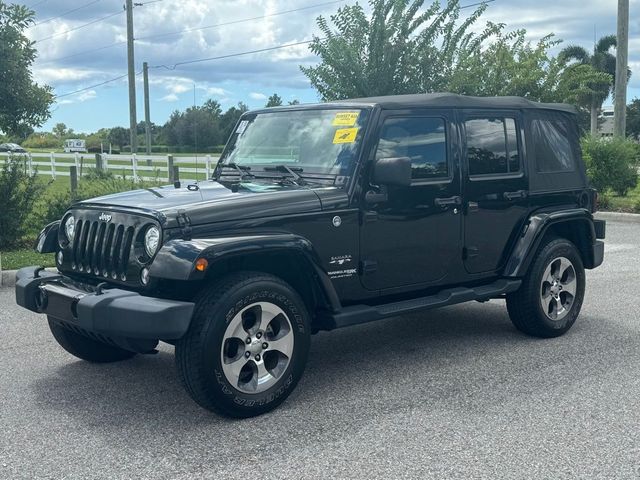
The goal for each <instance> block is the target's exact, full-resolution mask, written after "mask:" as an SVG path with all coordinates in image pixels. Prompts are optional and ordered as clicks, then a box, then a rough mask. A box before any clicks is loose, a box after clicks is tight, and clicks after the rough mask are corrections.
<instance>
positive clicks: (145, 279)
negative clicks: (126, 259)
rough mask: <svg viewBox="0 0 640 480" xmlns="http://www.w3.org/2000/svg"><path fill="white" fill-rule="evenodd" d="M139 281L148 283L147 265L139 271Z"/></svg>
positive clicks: (144, 283)
mask: <svg viewBox="0 0 640 480" xmlns="http://www.w3.org/2000/svg"><path fill="white" fill-rule="evenodd" d="M140 281H141V282H142V284H143V285H148V284H149V269H148V268H147V267H145V268H143V269H142V272H140Z"/></svg>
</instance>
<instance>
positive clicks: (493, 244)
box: [462, 110, 529, 274]
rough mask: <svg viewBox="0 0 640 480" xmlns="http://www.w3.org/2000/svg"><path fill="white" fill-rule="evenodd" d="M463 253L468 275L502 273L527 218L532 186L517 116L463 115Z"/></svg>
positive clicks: (505, 113)
mask: <svg viewBox="0 0 640 480" xmlns="http://www.w3.org/2000/svg"><path fill="white" fill-rule="evenodd" d="M462 120H463V122H462V126H463V138H464V139H465V141H464V144H465V152H466V155H465V158H466V162H465V170H466V172H465V175H464V177H465V181H464V203H465V208H464V210H465V217H464V232H465V233H464V250H463V258H464V265H465V269H466V270H467V272H469V273H473V274H476V273H485V272H493V271H496V270H498V269H499V268H500V267H501V266H502V265H503V264H504V262H505V260H506V252H507V251H508V247H509V245H510V243H511V242H512V241H513V240H514V239H515V236H516V235H517V232H519V231H520V228H521V225H522V223H523V222H524V220H525V219H526V216H527V212H528V203H529V201H528V193H529V192H528V181H527V177H526V175H525V169H524V165H523V159H524V155H523V154H522V153H523V146H524V142H523V136H522V117H521V115H520V112H518V111H507V110H505V111H497V110H491V111H477V110H474V111H471V110H469V111H464V112H463V118H462Z"/></svg>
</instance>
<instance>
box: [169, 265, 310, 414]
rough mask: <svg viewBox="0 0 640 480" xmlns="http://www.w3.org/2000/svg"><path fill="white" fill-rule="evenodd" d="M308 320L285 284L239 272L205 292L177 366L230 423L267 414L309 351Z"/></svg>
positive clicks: (194, 393) (192, 390) (196, 394)
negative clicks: (238, 418) (234, 418)
mask: <svg viewBox="0 0 640 480" xmlns="http://www.w3.org/2000/svg"><path fill="white" fill-rule="evenodd" d="M309 343H310V329H309V314H308V313H307V310H306V307H305V305H304V302H303V301H302V299H301V298H300V296H299V295H298V294H297V293H296V292H295V291H294V290H293V289H292V288H291V287H290V286H289V285H288V284H286V283H285V282H283V281H282V280H280V279H279V278H277V277H274V276H272V275H267V274H263V273H252V272H248V273H238V274H233V275H230V276H229V277H227V278H226V279H223V280H222V281H221V282H219V283H217V284H214V285H212V286H211V287H210V288H208V289H206V290H205V291H203V292H202V294H201V295H200V297H199V299H198V300H197V302H196V310H195V313H194V317H193V320H192V324H191V327H190V328H189V331H188V332H187V334H186V335H185V336H184V337H183V338H182V339H180V340H179V341H178V343H177V344H176V366H177V370H178V374H179V376H180V379H181V380H182V383H183V384H184V386H185V388H186V390H187V392H188V393H189V394H190V395H191V397H192V398H193V399H194V400H195V401H196V402H197V403H198V404H200V405H201V406H203V407H204V408H206V409H208V410H212V411H214V412H216V413H219V414H222V415H226V416H230V417H251V416H255V415H260V414H262V413H265V412H268V411H270V410H272V409H274V408H275V407H277V406H278V405H279V404H280V403H282V402H283V401H284V400H285V399H286V398H287V396H288V395H289V394H290V393H291V392H292V391H293V389H294V388H295V386H296V384H297V383H298V380H299V379H300V377H301V376H302V374H303V372H304V368H305V365H306V361H307V355H308V352H309Z"/></svg>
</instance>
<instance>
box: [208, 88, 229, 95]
mask: <svg viewBox="0 0 640 480" xmlns="http://www.w3.org/2000/svg"><path fill="white" fill-rule="evenodd" d="M204 91H205V92H206V94H207V95H208V96H217V97H222V96H224V95H226V94H227V93H228V92H227V91H226V90H225V89H224V88H220V87H205V89H204Z"/></svg>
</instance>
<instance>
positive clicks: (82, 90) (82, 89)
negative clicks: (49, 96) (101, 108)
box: [56, 72, 142, 99]
mask: <svg viewBox="0 0 640 480" xmlns="http://www.w3.org/2000/svg"><path fill="white" fill-rule="evenodd" d="M141 73H142V72H138V73H136V75H140V74H141ZM127 75H129V74H128V73H125V74H124V75H120V76H118V77H114V78H110V79H109V80H105V81H104V82H100V83H96V84H95V85H90V86H88V87H84V88H80V89H79V90H74V91H73V92H68V93H63V94H62V95H56V99H58V98H62V97H68V96H69V95H75V94H76V93H80V92H85V91H87V90H91V89H93V88H98V87H101V86H103V85H106V84H108V83H112V82H116V81H118V80H121V79H123V78H125V77H126V76H127Z"/></svg>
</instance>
